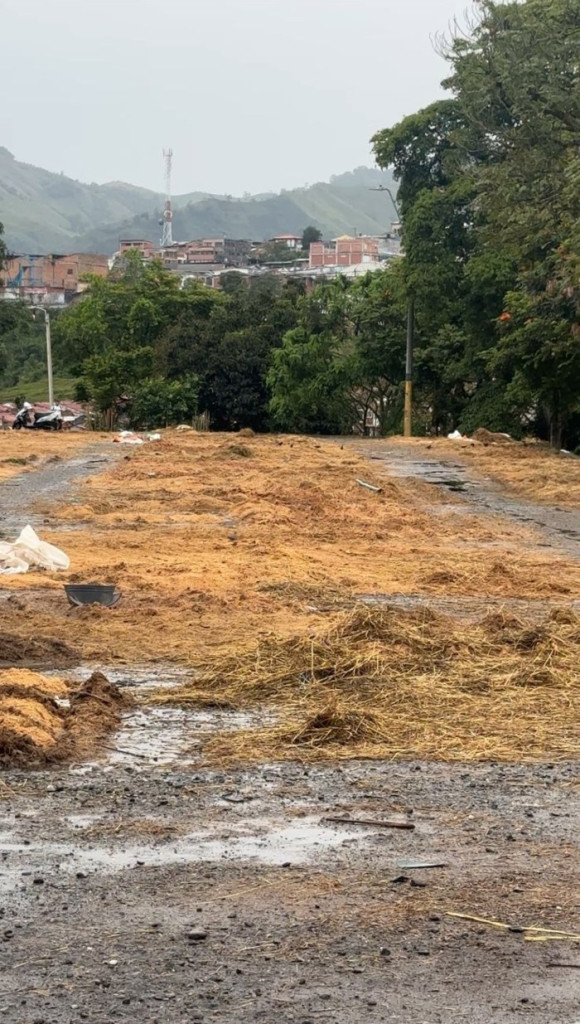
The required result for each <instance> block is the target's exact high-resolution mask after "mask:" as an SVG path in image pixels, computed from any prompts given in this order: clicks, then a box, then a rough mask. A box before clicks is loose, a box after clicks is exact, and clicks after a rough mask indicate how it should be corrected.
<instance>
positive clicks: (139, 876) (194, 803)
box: [0, 442, 580, 1024]
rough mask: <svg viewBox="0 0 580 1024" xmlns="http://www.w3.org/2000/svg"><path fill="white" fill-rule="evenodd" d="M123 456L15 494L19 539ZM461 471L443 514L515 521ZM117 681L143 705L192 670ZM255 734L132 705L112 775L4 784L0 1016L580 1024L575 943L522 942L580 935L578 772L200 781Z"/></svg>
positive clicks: (30, 1022)
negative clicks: (532, 934)
mask: <svg viewBox="0 0 580 1024" xmlns="http://www.w3.org/2000/svg"><path fill="white" fill-rule="evenodd" d="M371 444H372V445H373V447H372V448H371V447H370V445H371ZM376 445H377V443H376V442H371V443H369V446H367V445H366V443H362V445H361V448H362V450H364V451H369V449H370V452H372V454H376V455H379V457H380V458H381V460H383V459H384V461H386V464H387V466H391V467H393V468H394V469H395V470H396V471H398V470H401V471H402V472H403V474H404V475H411V476H414V477H420V478H422V479H423V480H424V479H425V476H424V475H423V476H422V477H421V473H420V472H416V471H415V468H414V466H413V465H412V463H413V458H412V457H411V453H408V454H406V455H405V454H401V455H400V456H399V454H398V453H397V454H395V453H392V452H390V451H389V450H388V448H387V447H386V446H385V448H383V447H382V443H380V445H381V446H380V447H376ZM399 451H400V450H399ZM383 452H384V456H383ZM115 456H116V453H107V454H106V455H105V456H103V448H102V446H100V447H99V448H98V449H95V450H94V451H92V450H91V451H89V452H86V453H83V454H82V455H77V456H76V457H75V459H74V460H71V461H70V462H63V463H54V464H52V465H50V466H45V467H44V468H43V469H41V470H39V471H37V472H34V473H30V474H29V475H27V476H26V477H23V478H22V480H20V481H19V480H16V481H12V482H11V483H10V484H7V483H5V484H3V485H2V486H0V514H2V515H3V516H6V517H8V521H9V522H10V523H11V524H12V525H11V527H10V529H11V530H14V529H18V528H20V526H21V525H24V523H25V522H28V521H30V516H29V515H28V514H27V511H26V510H27V508H28V505H29V503H30V502H32V501H34V500H36V499H37V498H39V497H41V498H42V499H43V500H44V499H47V500H48V501H50V500H53V499H57V498H58V499H61V498H62V493H63V488H66V487H67V486H68V484H69V482H71V481H73V480H74V479H75V478H77V477H80V476H84V475H86V473H87V472H90V473H93V472H94V471H95V470H96V469H101V468H106V466H107V465H108V463H109V461H110V459H112V458H114V457H115ZM102 457H106V458H107V462H105V463H102V462H100V461H95V460H100V459H101V458H102ZM414 458H415V459H416V453H415V456H414ZM397 459H399V461H397ZM420 461H421V463H424V461H425V460H423V458H421V460H420ZM459 462H460V460H459V459H458V460H457V465H455V464H454V463H453V464H449V465H448V464H447V463H445V462H444V461H439V462H438V461H437V460H435V461H434V463H433V464H432V465H431V463H429V466H428V467H427V469H426V470H425V472H428V473H432V474H435V475H438V476H439V475H440V476H439V479H440V480H443V479H445V480H447V481H448V482H447V483H446V484H445V483H442V484H440V486H442V487H445V488H446V489H449V488H451V495H452V497H453V499H454V500H453V502H452V503H451V505H449V504H448V503H439V504H434V505H433V515H441V514H444V515H457V517H458V522H459V521H460V517H461V515H462V511H461V510H462V509H463V508H465V507H469V508H470V509H472V507H473V504H474V503H476V504H477V508H478V509H479V508H481V509H482V510H483V511H485V513H486V514H488V513H489V514H490V515H493V514H502V515H505V514H508V515H510V514H511V512H510V510H509V509H507V508H502V507H496V506H495V505H494V502H495V494H494V493H493V488H490V489H488V488H487V487H484V488H483V489H482V488H478V487H477V486H476V484H475V482H471V480H470V479H468V477H469V474H467V476H463V477H461V478H459V477H458V474H459V473H460V472H463V469H462V467H460V465H459ZM410 471H411V472H410ZM458 479H460V480H461V483H462V486H463V485H464V486H465V490H461V489H459V490H457V489H456V485H455V484H453V485H452V484H450V483H449V481H451V480H452V481H455V480H458ZM74 497H75V496H74V493H72V494H71V500H74ZM421 500H423V496H422V497H421ZM498 500H499V501H504V500H506V501H507V499H504V497H503V496H502V495H501V494H498ZM489 501H491V505H486V504H485V503H486V502H489ZM516 504H517V516H519V515H520V510H521V508H522V506H521V505H519V504H518V503H516ZM510 507H511V506H510ZM23 509H24V510H25V512H24V513H23V512H22V510H23ZM441 509H447V511H446V512H442V511H441ZM536 511H537V509H536V506H534V507H533V508H532V513H533V514H534V515H535V514H536ZM539 511H540V512H541V514H542V516H543V510H539ZM546 514H547V515H548V513H546ZM554 514H555V515H556V516H557V519H556V520H553V521H552V520H551V519H550V518H549V516H548V519H546V520H545V521H544V520H542V521H541V522H540V521H538V520H536V519H533V520H532V522H533V523H534V524H535V525H537V526H538V528H539V529H540V530H541V531H542V534H543V539H542V540H541V543H542V544H543V543H546V544H547V543H549V544H551V545H554V548H556V547H560V546H562V545H561V543H560V539H561V541H562V544H564V545H568V544H571V543H576V541H575V540H574V538H573V537H571V536H569V535H568V534H566V533H564V534H561V532H560V527H561V526H562V523H563V525H564V529H565V530H566V529H568V528H570V529H576V526H574V524H573V522H572V525H571V526H570V523H569V521H568V520H566V521H564V520H561V519H560V518H559V516H560V514H559V513H554ZM5 522H6V521H5V519H3V523H2V525H3V528H4V529H6V526H5ZM33 522H34V520H33ZM528 525H529V524H528ZM566 550H567V551H571V549H570V547H568V546H566ZM577 551H578V549H577V546H576V548H575V553H577ZM404 600H408V601H410V600H413V598H412V596H409V597H405V598H404ZM457 600H458V601H461V600H462V599H457ZM474 606H475V605H474ZM105 660H106V659H105ZM98 667H100V668H103V669H104V670H105V671H106V672H107V673H108V674H110V675H111V677H112V678H114V679H115V680H116V681H117V682H119V683H120V684H121V685H124V686H130V687H134V688H135V689H136V691H137V692H142V691H143V689H144V688H146V687H148V686H151V685H152V684H153V683H154V684H155V685H160V684H162V683H164V682H165V683H167V684H168V685H171V683H172V682H178V681H179V679H180V678H181V673H182V672H183V669H181V670H180V669H178V668H176V667H175V665H173V666H170V667H169V666H166V665H163V664H158V665H156V666H155V667H154V668H153V669H152V667H151V666H148V667H147V668H145V669H144V668H138V667H136V666H134V665H131V664H129V665H126V666H123V667H122V668H120V667H119V666H117V672H116V673H114V672H109V670H108V669H107V666H106V664H104V665H103V664H102V663H101V664H99V666H98ZM89 670H90V669H89V667H88V666H81V667H80V668H78V669H76V670H75V671H76V673H77V674H80V675H81V677H82V676H83V674H84V675H86V674H88V672H89ZM247 724H248V720H247V718H245V717H244V716H243V715H237V716H236V715H234V714H232V713H228V712H220V713H213V712H207V711H205V712H199V711H195V710H191V711H184V710H182V709H175V708H173V709H169V710H165V709H156V710H155V711H144V710H143V709H137V710H135V711H133V712H131V713H130V714H129V715H128V716H127V718H126V719H125V722H124V724H123V726H122V728H121V730H120V731H119V733H118V734H117V735H116V736H114V737H112V738H111V739H110V743H109V747H110V748H112V749H105V750H104V751H103V754H102V757H101V758H100V759H98V760H96V761H94V762H91V763H83V764H75V765H72V766H69V767H60V768H55V769H54V770H51V771H45V770H43V771H40V770H39V771H29V772H22V771H17V770H13V771H6V772H4V773H3V774H2V777H1V778H0V809H1V811H2V816H1V822H0V970H1V975H2V986H1V987H0V1019H1V1020H2V1022H5V1024H82V1022H85V1021H86V1022H88V1024H111V1022H113V1021H120V1022H126V1024H136V1022H139V1024H194V1022H206V1024H211V1022H215V1024H239V1022H240V1021H244V1022H245V1021H259V1022H263V1024H272V1022H274V1021H280V1022H284V1024H318V1022H319V1021H320V1022H323V1024H359V1022H363V1021H364V1022H366V1021H371V1022H372V1021H377V1022H388V1024H512V1022H513V1021H514V1020H515V1021H517V1020H520V1019H521V1020H524V1021H526V1022H528V1024H575V1022H577V1021H578V1009H577V1008H578V1005H579V1004H580V971H579V970H578V965H579V964H580V942H579V941H575V940H574V939H570V938H563V939H561V940H558V941H556V940H553V941H548V942H532V941H526V933H525V932H523V931H522V930H521V929H522V928H525V927H526V926H530V925H535V926H545V927H549V928H553V929H563V930H564V931H567V932H571V933H575V934H576V933H578V931H579V928H580V924H579V910H580V905H579V900H578V893H579V891H580V886H579V884H578V883H579V881H580V878H579V877H578V864H579V862H580V858H579V857H578V835H579V831H578V826H579V824H580V821H579V817H580V808H579V803H578V775H577V769H576V768H575V766H573V765H570V764H559V765H554V764H545V765H541V766H526V765H513V766H512V765H495V764H491V765H489V764H468V765H460V764H456V765H452V766H448V765H441V764H431V763H420V762H415V763H390V762H389V763H361V762H343V763H342V764H341V765H340V766H334V767H333V766H328V767H308V766H305V765H302V764H300V763H293V764H280V765H275V766H271V765H263V766H260V767H257V768H255V769H252V770H248V771H240V770H234V769H228V770H221V771H220V770H215V769H214V770H208V769H202V768H200V753H202V752H203V746H204V743H205V742H206V740H207V737H208V735H211V734H212V733H214V732H215V731H216V730H223V729H231V728H243V727H244V726H245V725H247ZM329 816H331V817H339V818H345V817H351V818H359V819H360V818H362V819H372V820H373V821H384V820H385V819H387V818H388V819H391V818H395V819H397V820H399V821H401V822H405V823H411V824H414V825H415V828H414V829H413V830H411V829H408V830H407V829H406V830H396V829H389V828H383V827H378V826H367V827H365V826H360V825H354V824H348V823H342V824H337V823H328V822H326V821H324V819H325V818H327V817H329ZM425 864H437V865H441V866H439V867H424V866H423V867H422V866H421V865H425ZM450 912H452V913H460V914H467V915H471V916H476V917H481V918H485V919H491V920H495V921H499V922H504V923H506V924H509V925H510V926H512V930H506V929H498V928H495V927H493V926H492V925H488V924H484V923H482V922H477V921H471V920H465V919H462V918H457V917H450V916H448V914H449V913H450Z"/></svg>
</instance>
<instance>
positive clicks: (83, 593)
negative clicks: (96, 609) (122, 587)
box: [64, 583, 121, 608]
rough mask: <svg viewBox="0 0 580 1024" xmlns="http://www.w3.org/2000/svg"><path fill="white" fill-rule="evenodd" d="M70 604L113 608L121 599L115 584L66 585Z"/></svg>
mask: <svg viewBox="0 0 580 1024" xmlns="http://www.w3.org/2000/svg"><path fill="white" fill-rule="evenodd" d="M64 589H65V592H66V596H67V597H68V599H69V602H70V604H74V605H79V604H104V605H105V606H106V607H107V608H112V607H113V605H114V604H116V603H117V601H118V600H119V598H120V597H121V595H120V593H119V591H118V590H116V589H115V585H114V583H111V584H109V583H65V585H64Z"/></svg>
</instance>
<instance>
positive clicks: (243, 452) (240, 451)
mask: <svg viewBox="0 0 580 1024" xmlns="http://www.w3.org/2000/svg"><path fill="white" fill-rule="evenodd" d="M244 436H246V437H247V436H248V435H247V434H246V435H244ZM218 454H219V455H222V456H224V457H226V458H231V457H232V456H233V457H234V458H237V459H252V458H253V457H254V453H253V451H252V449H251V448H248V446H247V444H229V445H227V446H226V447H225V448H222V449H221V451H220V452H219V453H218Z"/></svg>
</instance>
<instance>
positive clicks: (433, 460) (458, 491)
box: [349, 439, 580, 558]
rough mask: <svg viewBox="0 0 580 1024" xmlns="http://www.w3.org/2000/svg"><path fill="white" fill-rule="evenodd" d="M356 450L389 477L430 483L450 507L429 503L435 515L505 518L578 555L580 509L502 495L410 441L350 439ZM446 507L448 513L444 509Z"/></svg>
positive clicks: (457, 463) (543, 543)
mask: <svg viewBox="0 0 580 1024" xmlns="http://www.w3.org/2000/svg"><path fill="white" fill-rule="evenodd" d="M349 443H350V444H353V445H354V446H355V447H356V449H357V451H359V452H361V454H363V455H366V457H367V458H369V459H370V460H372V461H373V462H375V463H378V464H379V465H380V468H381V469H384V470H385V471H386V472H387V473H388V474H389V475H391V476H395V477H400V478H403V479H406V480H417V481H421V482H422V483H428V484H434V485H435V486H436V487H438V488H441V489H442V490H443V491H444V492H445V493H446V494H447V496H448V497H449V498H452V499H453V500H452V501H451V504H450V506H443V509H442V508H441V506H439V507H437V506H433V507H431V508H430V512H431V513H432V514H433V515H437V514H439V515H441V514H449V512H450V511H451V512H452V513H453V514H455V515H458V516H460V515H461V513H462V512H469V513H473V512H476V513H483V514H484V515H491V516H498V515H499V516H503V517H505V518H507V519H511V520H512V521H513V520H515V521H517V522H520V523H522V524H523V525H524V526H531V527H533V528H534V529H535V530H536V531H537V532H538V535H539V536H538V547H541V548H553V549H554V550H558V549H559V550H560V551H565V552H566V553H567V554H571V555H573V556H574V557H576V558H580V509H569V508H557V507H556V508H554V507H552V506H549V505H543V504H540V503H538V502H532V501H526V500H525V499H522V498H517V497H513V496H510V495H508V494H506V492H505V491H504V490H502V489H501V488H500V487H499V486H498V485H497V484H495V483H494V482H493V481H492V480H490V479H486V478H482V477H478V476H477V474H475V473H474V472H473V471H472V469H471V467H470V466H469V465H468V464H466V463H465V462H462V461H461V455H460V452H458V456H457V458H456V459H448V458H441V457H439V456H437V455H436V454H433V455H431V454H427V453H426V452H424V451H418V450H417V448H414V447H413V446H412V445H409V446H408V447H407V446H405V445H402V444H397V445H391V444H389V442H388V440H362V439H358V440H356V441H350V442H349ZM445 509H446V511H444V510H445Z"/></svg>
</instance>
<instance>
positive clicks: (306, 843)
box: [0, 816, 376, 881]
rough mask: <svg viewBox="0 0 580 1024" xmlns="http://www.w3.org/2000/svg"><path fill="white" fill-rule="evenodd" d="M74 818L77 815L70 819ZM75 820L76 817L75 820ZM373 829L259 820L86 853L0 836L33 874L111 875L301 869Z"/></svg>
mask: <svg viewBox="0 0 580 1024" xmlns="http://www.w3.org/2000/svg"><path fill="white" fill-rule="evenodd" d="M73 817H75V816H73ZM75 820H76V817H75ZM375 834H376V833H375V830H373V829H365V830H364V833H362V834H361V830H360V829H349V828H348V826H335V825H331V826H327V825H321V824H320V822H319V820H318V819H317V818H300V819H299V820H297V821H291V822H284V823H281V822H277V821H272V820H269V819H260V820H257V821H253V822H243V823H232V824H231V825H230V824H229V823H228V825H227V826H226V828H224V826H223V824H222V825H220V826H219V833H217V834H216V832H215V831H214V832H210V831H201V830H200V831H197V832H192V833H190V834H189V835H187V836H184V837H183V838H182V839H178V840H175V839H171V840H163V841H161V842H157V843H155V844H154V845H150V844H146V843H142V844H137V843H136V844H129V845H123V846H122V847H120V848H115V847H112V846H109V847H105V846H97V845H92V846H91V847H89V848H86V849H84V848H82V847H78V846H71V845H68V844H64V843H32V844H31V845H30V846H23V845H22V844H20V843H18V841H17V840H16V839H15V838H14V835H13V834H11V833H7V834H4V835H0V851H3V852H6V853H9V854H10V855H11V856H12V855H14V854H22V855H23V856H24V857H25V858H26V869H27V870H30V871H32V872H35V871H36V870H38V869H40V867H41V866H44V868H45V869H46V863H47V858H48V857H50V858H53V859H55V860H57V861H58V870H60V871H63V872H66V873H72V872H76V871H86V872H99V871H100V872H104V873H108V874H113V873H115V872H118V871H124V870H127V869H128V868H134V867H136V866H139V867H164V866H170V865H172V864H190V863H202V862H206V863H207V862H216V861H224V860H226V861H255V862H257V863H259V864H268V865H272V866H275V865H283V864H286V863H290V864H304V863H308V862H311V861H313V860H316V859H322V858H323V857H324V856H325V855H326V854H329V853H331V852H332V851H333V850H336V849H337V848H339V847H341V846H342V845H343V844H344V843H345V842H348V841H350V840H353V839H356V840H357V841H358V842H360V843H364V842H366V841H367V840H369V839H372V837H373V836H374V835H375ZM3 867H4V868H5V869H6V868H7V870H5V871H2V872H1V875H0V877H2V875H3V876H4V878H6V877H8V878H12V880H13V881H16V880H17V879H19V878H20V875H21V873H22V871H21V866H20V865H16V864H15V863H11V864H10V865H7V864H6V863H4V865H3Z"/></svg>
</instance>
